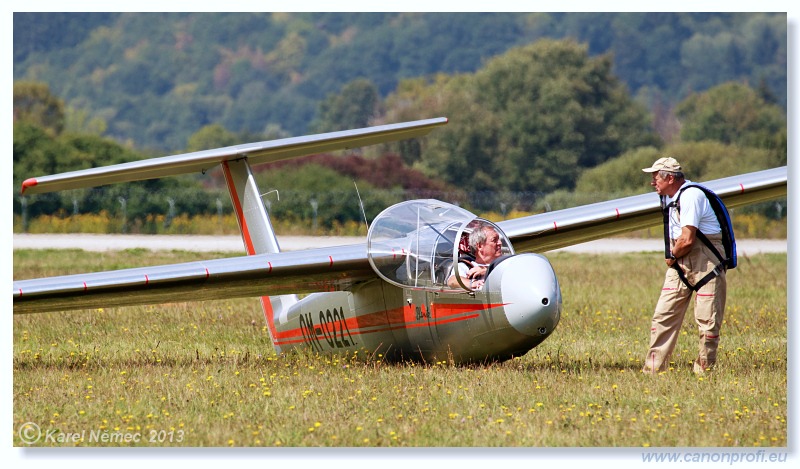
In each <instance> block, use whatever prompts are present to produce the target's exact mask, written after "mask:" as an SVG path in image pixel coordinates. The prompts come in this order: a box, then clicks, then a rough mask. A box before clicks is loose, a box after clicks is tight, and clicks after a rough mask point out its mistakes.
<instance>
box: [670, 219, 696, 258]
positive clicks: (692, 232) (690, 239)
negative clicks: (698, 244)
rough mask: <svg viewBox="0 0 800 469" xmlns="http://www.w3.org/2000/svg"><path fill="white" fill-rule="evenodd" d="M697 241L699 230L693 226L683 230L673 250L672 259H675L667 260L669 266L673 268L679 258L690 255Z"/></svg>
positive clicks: (687, 226) (685, 227)
mask: <svg viewBox="0 0 800 469" xmlns="http://www.w3.org/2000/svg"><path fill="white" fill-rule="evenodd" d="M696 239H697V228H696V227H694V226H691V225H686V226H684V227H683V228H681V235H680V236H678V239H677V240H675V246H674V247H673V248H672V257H673V258H674V259H667V265H668V266H670V267H672V264H674V263H675V261H676V260H677V258H679V257H683V256H685V255H686V254H689V251H691V250H692V246H693V245H694V242H695V240H696Z"/></svg>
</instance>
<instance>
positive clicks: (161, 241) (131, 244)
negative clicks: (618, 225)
mask: <svg viewBox="0 0 800 469" xmlns="http://www.w3.org/2000/svg"><path fill="white" fill-rule="evenodd" d="M278 242H279V243H280V246H281V249H282V250H284V251H296V250H300V249H310V248H321V247H327V246H341V245H345V244H357V243H364V242H366V238H363V237H351V236H278ZM736 243H737V247H738V250H739V254H740V255H750V254H758V253H766V252H786V246H787V242H786V240H785V239H783V240H775V239H744V240H737V241H736ZM136 248H143V249H150V250H153V251H159V250H167V251H171V250H186V251H198V252H215V251H216V252H241V253H244V245H243V244H242V239H241V238H240V237H238V236H205V235H191V236H182V235H102V234H14V249H83V250H85V251H96V252H102V251H114V250H122V249H136ZM662 249H664V246H663V241H662V240H660V239H640V238H607V239H600V240H597V241H590V242H588V243H582V244H577V245H575V246H570V247H567V248H564V249H560V251H568V252H583V253H594V254H602V253H614V252H643V251H644V252H647V251H661V250H662Z"/></svg>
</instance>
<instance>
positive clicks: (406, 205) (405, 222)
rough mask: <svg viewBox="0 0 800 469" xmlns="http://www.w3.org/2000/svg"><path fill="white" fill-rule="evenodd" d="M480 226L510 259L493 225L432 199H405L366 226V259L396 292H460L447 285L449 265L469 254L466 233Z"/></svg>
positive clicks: (463, 287) (509, 248)
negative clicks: (492, 231)
mask: <svg viewBox="0 0 800 469" xmlns="http://www.w3.org/2000/svg"><path fill="white" fill-rule="evenodd" d="M480 222H483V223H486V224H488V225H490V226H491V227H492V228H494V229H495V230H496V231H497V233H498V234H499V235H500V239H501V243H502V253H503V255H504V256H508V255H513V254H514V250H513V247H512V246H511V243H510V242H509V240H508V238H507V237H506V235H505V234H504V233H503V231H502V230H501V229H500V228H499V227H498V226H497V225H495V224H494V223H492V222H489V221H488V220H484V219H482V218H478V217H477V216H476V215H475V214H473V213H471V212H469V211H468V210H464V209H463V208H461V207H457V206H455V205H452V204H448V203H445V202H441V201H438V200H432V199H429V200H410V201H406V202H401V203H399V204H396V205H393V206H391V207H389V208H387V209H386V210H384V211H383V212H381V213H380V214H379V215H378V216H377V217H376V218H375V220H374V221H373V222H372V224H371V226H370V229H369V233H368V234H367V256H368V258H369V262H370V264H371V265H372V268H373V269H374V270H375V272H376V273H377V274H378V275H379V276H380V277H381V278H383V279H384V280H386V281H387V282H389V283H391V284H394V285H396V286H399V287H401V288H412V289H419V290H429V291H450V292H464V291H465V290H466V291H469V290H470V288H469V287H468V286H466V285H463V283H461V282H459V285H460V287H461V288H458V287H456V288H454V287H450V286H448V284H447V280H448V278H449V277H450V276H451V275H452V274H453V267H454V266H455V265H456V263H458V262H459V259H463V258H464V257H466V256H469V255H470V254H471V253H470V248H469V243H468V238H469V234H470V233H471V232H472V229H473V228H474V227H475V226H477V225H478V224H479V223H480Z"/></svg>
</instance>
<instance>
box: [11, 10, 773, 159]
mask: <svg viewBox="0 0 800 469" xmlns="http://www.w3.org/2000/svg"><path fill="white" fill-rule="evenodd" d="M13 34H14V79H15V81H38V82H43V83H46V84H48V85H49V86H50V88H51V90H52V91H53V93H54V94H55V95H57V96H59V97H60V98H61V99H63V100H64V101H65V102H66V103H68V105H69V107H70V108H71V109H73V110H74V112H75V113H77V114H78V115H76V116H74V117H75V119H74V120H73V121H72V122H73V125H74V126H75V127H76V129H75V130H81V128H82V127H83V128H89V129H93V130H94V129H97V128H98V126H101V128H103V130H104V134H105V135H107V136H109V137H111V138H114V139H115V140H117V141H120V142H124V143H126V144H128V145H132V146H135V147H137V148H140V149H151V150H155V151H159V152H177V151H181V150H182V149H184V148H185V145H186V141H187V139H188V137H189V136H190V135H192V134H194V133H195V132H196V131H197V130H198V129H200V128H201V127H203V126H206V125H209V124H214V123H218V124H220V125H222V126H224V127H225V128H227V129H230V130H231V131H234V132H249V133H256V134H264V133H268V131H271V132H285V133H287V134H289V135H302V134H305V133H307V132H309V131H310V130H311V128H312V126H313V123H314V122H315V121H317V120H318V119H320V118H321V117H322V116H320V103H321V102H322V101H324V100H325V99H326V98H328V97H329V96H330V95H336V94H339V93H341V92H342V89H343V88H344V87H345V86H346V85H347V84H349V83H351V82H353V81H355V80H358V79H365V80H367V81H368V82H369V83H371V84H372V86H374V87H375V89H376V90H377V93H378V95H379V97H380V98H386V97H387V96H388V95H390V94H391V93H394V92H395V90H397V88H398V86H399V84H400V83H401V82H402V81H403V80H406V79H410V78H421V77H425V78H427V79H431V77H434V76H436V75H438V74H446V75H457V74H461V73H475V72H476V71H478V70H479V69H481V68H483V67H484V66H485V65H486V63H487V62H488V61H489V60H491V59H492V58H494V57H497V56H499V55H502V54H504V53H506V52H507V51H508V50H510V49H513V48H516V47H520V46H524V45H528V44H532V43H534V42H536V41H538V40H540V39H544V38H550V39H559V40H560V39H568V38H569V39H572V40H574V41H575V42H578V43H581V44H585V45H586V47H587V52H588V54H589V55H590V56H591V57H596V56H601V55H604V54H609V56H610V57H609V60H610V61H611V68H612V70H611V71H612V73H613V74H614V75H615V76H616V77H617V78H618V79H619V80H620V82H621V83H623V84H624V85H625V86H626V87H627V89H628V92H629V93H630V95H631V96H632V97H634V98H635V99H636V100H637V101H639V102H640V103H643V104H644V105H645V106H646V107H647V108H648V109H650V110H651V112H653V111H657V112H658V113H663V112H665V111H666V110H668V109H670V108H671V107H673V106H674V105H675V104H676V103H678V102H679V101H682V100H683V99H685V98H686V97H688V96H689V95H690V94H691V93H697V92H702V91H706V90H708V89H709V88H711V87H713V86H716V85H719V84H722V83H725V82H729V81H736V82H740V83H746V84H748V86H750V87H752V88H755V89H762V90H764V91H763V94H765V95H766V94H769V95H770V97H771V99H772V100H773V101H774V103H775V104H778V105H779V106H780V107H782V108H784V109H785V108H786V99H787V98H786V88H787V87H786V83H787V81H786V76H787V71H786V57H787V48H786V47H787V40H786V38H787V17H786V14H785V13H527V14H522V13H20V12H18V13H14V31H13ZM451 117H456V116H451Z"/></svg>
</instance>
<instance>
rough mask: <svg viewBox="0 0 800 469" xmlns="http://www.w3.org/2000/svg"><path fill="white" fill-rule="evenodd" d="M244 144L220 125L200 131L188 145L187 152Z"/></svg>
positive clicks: (213, 125) (206, 127) (193, 135)
mask: <svg viewBox="0 0 800 469" xmlns="http://www.w3.org/2000/svg"><path fill="white" fill-rule="evenodd" d="M238 143H244V142H239V141H237V138H236V135H235V134H234V133H233V132H231V131H229V130H227V129H226V128H225V127H223V126H221V125H220V124H211V125H207V126H205V127H203V128H202V129H200V130H198V131H197V132H195V133H194V134H192V136H191V137H189V141H188V142H187V144H186V151H189V152H191V151H201V150H210V149H212V148H220V147H228V146H231V145H236V144H238Z"/></svg>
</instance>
